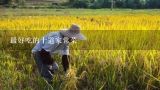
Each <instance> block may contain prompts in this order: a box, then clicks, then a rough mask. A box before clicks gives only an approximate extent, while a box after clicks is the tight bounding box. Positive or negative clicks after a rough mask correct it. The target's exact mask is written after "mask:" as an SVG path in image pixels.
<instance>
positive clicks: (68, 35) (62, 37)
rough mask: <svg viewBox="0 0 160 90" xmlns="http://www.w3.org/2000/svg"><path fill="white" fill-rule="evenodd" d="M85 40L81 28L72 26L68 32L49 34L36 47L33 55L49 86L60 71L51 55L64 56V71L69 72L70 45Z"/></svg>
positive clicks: (61, 31)
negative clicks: (55, 73)
mask: <svg viewBox="0 0 160 90" xmlns="http://www.w3.org/2000/svg"><path fill="white" fill-rule="evenodd" d="M85 39H86V38H85V37H84V35H82V34H81V33H80V27H79V26H78V25H76V24H72V25H71V27H70V28H69V29H67V30H60V31H58V32H51V33H49V34H47V35H46V36H44V37H43V38H42V39H41V40H40V41H39V42H38V43H37V44H36V45H35V47H34V48H33V49H32V53H33V57H34V59H35V62H36V64H37V66H38V71H39V73H40V74H41V76H42V77H44V79H45V80H46V81H47V82H48V83H49V84H52V79H53V73H54V71H55V70H58V64H57V63H56V62H55V60H54V59H53V58H52V57H51V54H54V53H60V54H61V55H62V66H63V70H64V71H65V72H67V70H68V69H69V43H71V42H72V41H74V40H85Z"/></svg>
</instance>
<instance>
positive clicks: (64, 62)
mask: <svg viewBox="0 0 160 90" xmlns="http://www.w3.org/2000/svg"><path fill="white" fill-rule="evenodd" d="M69 60H70V56H69V55H62V65H63V70H64V71H65V72H66V71H67V70H68V69H69Z"/></svg>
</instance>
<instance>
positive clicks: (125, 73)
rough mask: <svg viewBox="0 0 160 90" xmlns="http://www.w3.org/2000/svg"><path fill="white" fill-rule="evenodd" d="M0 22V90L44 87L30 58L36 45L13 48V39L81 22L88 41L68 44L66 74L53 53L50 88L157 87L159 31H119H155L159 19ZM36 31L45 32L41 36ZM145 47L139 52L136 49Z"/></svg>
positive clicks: (51, 18)
mask: <svg viewBox="0 0 160 90" xmlns="http://www.w3.org/2000/svg"><path fill="white" fill-rule="evenodd" d="M0 19H1V21H0V29H1V31H0V36H1V38H2V40H1V45H0V47H1V52H0V58H1V60H0V88H1V89H2V90H12V89H13V90H14V89H16V90H17V89H18V90H22V89H23V90H45V89H46V88H48V86H47V84H46V83H45V81H44V80H43V79H42V78H41V77H40V75H39V74H38V71H37V67H36V64H35V62H34V60H33V58H32V56H31V49H32V47H33V46H34V44H27V43H24V44H16V45H12V44H10V43H9V40H10V37H11V36H17V37H20V36H22V37H27V36H30V37H34V36H37V37H42V36H43V35H45V33H47V32H49V31H52V30H53V31H54V30H58V29H60V28H65V27H69V26H70V24H71V23H73V22H74V23H77V24H80V25H81V26H82V30H86V31H82V32H83V33H84V34H85V35H86V36H87V38H88V40H87V41H84V42H79V43H78V42H77V43H75V44H73V45H72V46H71V51H70V53H71V61H70V64H71V67H70V69H69V71H68V74H67V75H66V76H65V75H64V72H63V70H62V66H61V59H60V56H59V55H53V57H54V58H55V59H56V61H57V62H58V64H59V65H60V70H59V72H57V73H55V75H54V78H53V81H54V83H53V88H54V90H159V89H160V52H159V50H158V48H159V47H158V44H159V41H158V39H159V33H157V32H158V31H157V32H155V33H151V31H148V32H143V31H142V33H126V32H127V31H122V32H120V31H117V30H159V29H160V28H159V26H160V23H159V22H160V17H159V16H158V15H154V16H151V15H143V14H141V15H137V14H136V15H131V16H127V15H125V16H124V15H118V16H114V15H111V16H14V17H12V16H8V17H7V18H4V17H2V18H0ZM4 30H6V31H4ZM38 30H43V32H42V31H38ZM87 30H91V31H87ZM96 30H99V31H96ZM100 30H116V31H114V32H111V31H100ZM153 32H154V31H153ZM133 34H134V35H133ZM132 35H133V36H134V37H132ZM104 40H105V41H104ZM143 40H145V41H143ZM153 43H154V44H153ZM137 45H138V46H137ZM143 46H144V48H142V49H143V50H140V49H141V47H143ZM148 48H149V49H151V50H149V49H148ZM125 49H128V50H125ZM135 49H139V50H135ZM154 49H156V50H154Z"/></svg>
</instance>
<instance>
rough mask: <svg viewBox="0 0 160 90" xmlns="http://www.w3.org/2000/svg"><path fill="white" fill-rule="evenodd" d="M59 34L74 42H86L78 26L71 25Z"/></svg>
mask: <svg viewBox="0 0 160 90" xmlns="http://www.w3.org/2000/svg"><path fill="white" fill-rule="evenodd" d="M60 33H61V34H62V35H64V36H66V37H69V38H74V39H76V40H86V37H85V36H84V35H83V34H81V33H80V26H79V25H77V24H72V25H71V27H70V28H69V29H67V30H61V31H60Z"/></svg>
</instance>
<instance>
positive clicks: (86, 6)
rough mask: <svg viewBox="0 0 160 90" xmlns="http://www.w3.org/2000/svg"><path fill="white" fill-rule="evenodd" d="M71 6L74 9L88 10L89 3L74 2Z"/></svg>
mask: <svg viewBox="0 0 160 90" xmlns="http://www.w3.org/2000/svg"><path fill="white" fill-rule="evenodd" d="M71 6H72V7H75V8H88V7H89V1H88V0H76V1H74V2H73V3H72V5H71Z"/></svg>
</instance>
